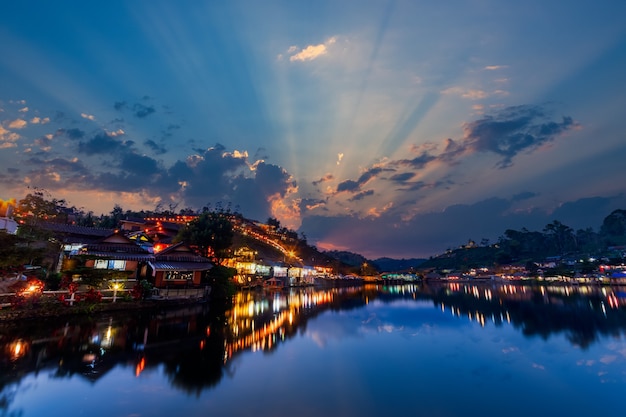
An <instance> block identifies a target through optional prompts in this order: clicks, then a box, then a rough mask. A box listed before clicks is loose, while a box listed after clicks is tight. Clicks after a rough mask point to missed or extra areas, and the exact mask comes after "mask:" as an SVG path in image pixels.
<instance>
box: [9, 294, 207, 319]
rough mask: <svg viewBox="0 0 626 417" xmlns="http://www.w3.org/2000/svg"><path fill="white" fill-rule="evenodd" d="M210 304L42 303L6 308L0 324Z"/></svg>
mask: <svg viewBox="0 0 626 417" xmlns="http://www.w3.org/2000/svg"><path fill="white" fill-rule="evenodd" d="M205 303H208V300H207V299H188V298H178V299H169V300H164V299H147V300H141V301H134V300H131V301H119V302H116V303H88V302H81V303H76V305H73V306H69V305H63V304H61V303H58V302H42V303H37V304H33V305H27V306H19V307H6V308H3V309H0V323H3V322H14V321H24V320H36V319H42V318H50V317H71V316H85V315H97V314H100V313H113V312H121V311H128V312H133V311H144V310H159V309H170V308H179V307H184V306H189V305H195V304H205Z"/></svg>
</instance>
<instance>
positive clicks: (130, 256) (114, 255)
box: [81, 251, 154, 261]
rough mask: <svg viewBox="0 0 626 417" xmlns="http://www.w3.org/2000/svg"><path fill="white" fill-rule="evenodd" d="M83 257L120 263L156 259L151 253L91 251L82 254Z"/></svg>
mask: <svg viewBox="0 0 626 417" xmlns="http://www.w3.org/2000/svg"><path fill="white" fill-rule="evenodd" d="M81 255H89V256H95V257H97V258H102V259H116V260H120V261H150V260H152V259H154V256H153V255H152V254H151V253H149V252H145V253H124V252H98V251H89V252H85V253H81Z"/></svg>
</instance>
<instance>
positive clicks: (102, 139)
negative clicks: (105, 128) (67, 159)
mask: <svg viewBox="0 0 626 417" xmlns="http://www.w3.org/2000/svg"><path fill="white" fill-rule="evenodd" d="M130 145H132V142H122V141H119V140H117V139H115V138H113V137H111V136H109V135H107V134H106V133H98V134H97V135H95V136H94V137H93V138H91V139H89V140H88V141H86V142H83V141H81V142H79V143H78V152H80V153H84V154H86V155H96V154H111V153H113V152H117V151H120V150H124V149H128V147H129V146H130Z"/></svg>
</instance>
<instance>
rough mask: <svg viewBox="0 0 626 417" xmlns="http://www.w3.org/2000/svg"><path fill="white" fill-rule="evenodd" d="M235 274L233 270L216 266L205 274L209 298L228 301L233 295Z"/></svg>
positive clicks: (235, 271)
mask: <svg viewBox="0 0 626 417" xmlns="http://www.w3.org/2000/svg"><path fill="white" fill-rule="evenodd" d="M236 274H237V270H236V269H235V268H229V267H226V266H222V265H216V266H214V267H213V268H211V269H210V270H209V271H208V273H207V274H206V283H208V284H209V285H210V286H211V298H213V299H220V300H228V299H230V298H231V297H232V296H233V295H234V294H235V284H234V283H233V277H234V276H235V275H236Z"/></svg>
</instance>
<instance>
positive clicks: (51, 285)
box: [45, 272, 61, 291]
mask: <svg viewBox="0 0 626 417" xmlns="http://www.w3.org/2000/svg"><path fill="white" fill-rule="evenodd" d="M45 282H46V289H48V290H50V291H56V290H58V289H59V288H61V274H59V273H56V272H54V273H51V274H48V276H47V277H46V278H45Z"/></svg>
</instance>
